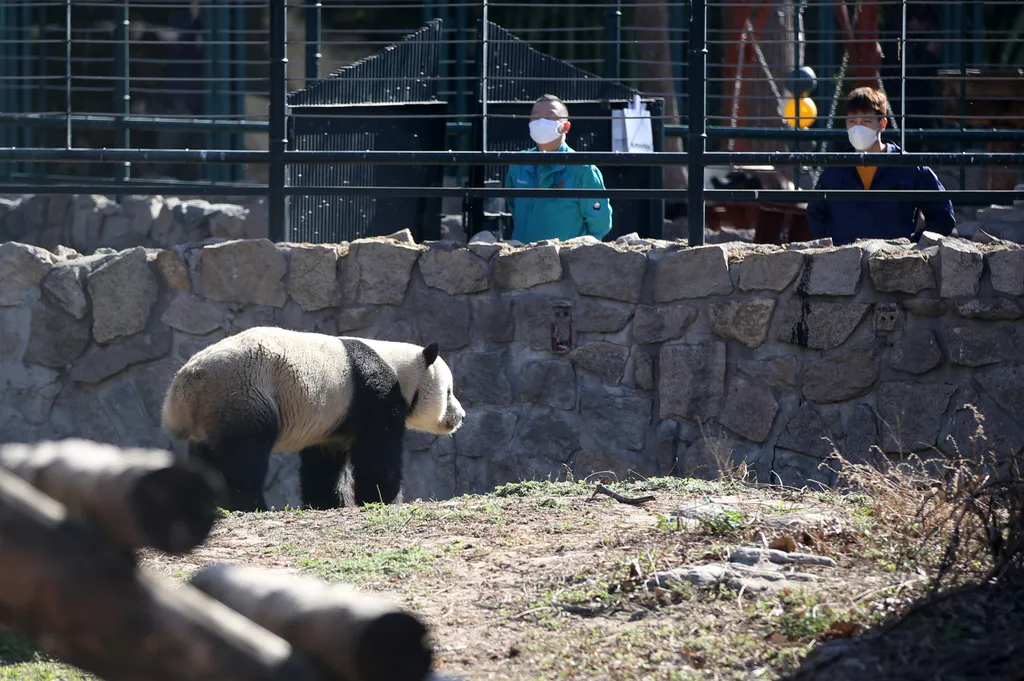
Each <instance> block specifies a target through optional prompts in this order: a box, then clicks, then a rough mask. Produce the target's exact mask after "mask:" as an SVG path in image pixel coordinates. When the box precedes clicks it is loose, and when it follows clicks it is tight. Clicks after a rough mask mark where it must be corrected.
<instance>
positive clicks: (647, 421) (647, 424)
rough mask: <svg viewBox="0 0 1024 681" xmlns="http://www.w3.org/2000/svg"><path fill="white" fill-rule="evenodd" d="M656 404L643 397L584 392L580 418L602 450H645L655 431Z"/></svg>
mask: <svg viewBox="0 0 1024 681" xmlns="http://www.w3.org/2000/svg"><path fill="white" fill-rule="evenodd" d="M653 409H654V402H653V401H651V400H650V399H649V398H646V397H643V396H640V395H629V394H626V395H619V394H612V393H609V392H607V391H598V390H589V389H581V390H580V416H581V417H582V419H583V423H584V426H585V430H589V431H590V433H591V434H592V435H591V437H592V438H593V439H594V440H596V441H597V442H598V443H600V447H601V448H602V449H605V448H611V449H619V450H622V449H625V450H631V451H634V452H640V451H643V450H644V447H645V445H646V444H647V433H648V432H649V431H650V429H651V414H652V411H653Z"/></svg>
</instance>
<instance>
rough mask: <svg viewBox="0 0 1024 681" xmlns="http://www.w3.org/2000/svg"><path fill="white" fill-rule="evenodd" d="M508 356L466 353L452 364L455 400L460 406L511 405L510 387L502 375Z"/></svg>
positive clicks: (502, 354)
mask: <svg viewBox="0 0 1024 681" xmlns="http://www.w3.org/2000/svg"><path fill="white" fill-rule="evenodd" d="M507 363H508V353H507V352H506V351H505V350H497V351H493V352H469V353H465V354H463V355H462V356H460V357H459V358H458V359H457V360H456V361H455V362H454V363H453V364H454V366H453V367H452V373H453V374H454V375H455V386H456V395H455V396H456V397H458V398H459V401H460V402H462V404H463V406H468V405H477V404H487V405H494V406H498V407H507V406H509V405H511V404H512V385H511V384H510V383H509V380H508V377H507V376H506V375H505V366H506V364H507Z"/></svg>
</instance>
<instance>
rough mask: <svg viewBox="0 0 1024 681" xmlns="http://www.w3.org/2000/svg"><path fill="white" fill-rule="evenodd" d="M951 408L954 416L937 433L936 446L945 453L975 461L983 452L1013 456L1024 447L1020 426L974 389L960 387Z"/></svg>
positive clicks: (999, 455)
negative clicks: (937, 441) (937, 443)
mask: <svg viewBox="0 0 1024 681" xmlns="http://www.w3.org/2000/svg"><path fill="white" fill-rule="evenodd" d="M953 408H954V411H953V417H952V418H951V419H949V420H948V421H947V422H946V423H945V424H944V425H943V428H942V430H941V431H940V432H939V449H941V450H942V451H943V452H945V453H946V454H948V455H950V456H965V457H968V458H973V459H975V460H977V459H978V458H979V457H980V455H982V454H985V455H988V454H994V455H995V456H998V457H1013V456H1017V455H1019V454H1020V452H1021V450H1022V449H1024V435H1022V433H1021V431H1020V429H1019V427H1016V426H1015V424H1014V423H1013V421H1012V419H1008V418H1006V417H1005V416H1003V415H1002V414H1001V413H1000V410H999V409H997V408H995V407H993V406H992V403H991V402H990V401H989V400H987V399H983V398H981V397H980V396H979V395H978V394H977V393H976V392H975V391H974V390H973V389H970V388H968V389H965V390H961V391H960V394H959V395H957V396H956V397H954V402H953ZM979 426H980V428H979Z"/></svg>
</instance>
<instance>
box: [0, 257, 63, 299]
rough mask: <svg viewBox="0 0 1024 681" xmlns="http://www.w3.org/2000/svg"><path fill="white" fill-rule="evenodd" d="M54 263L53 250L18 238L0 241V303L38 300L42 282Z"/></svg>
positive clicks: (55, 258) (55, 260) (55, 259)
mask: <svg viewBox="0 0 1024 681" xmlns="http://www.w3.org/2000/svg"><path fill="white" fill-rule="evenodd" d="M55 262H57V257H56V256H55V255H53V253H50V252H49V251H47V250H46V249H43V248H39V247H38V246H29V245H27V244H21V243H17V242H15V241H8V242H5V243H2V244H0V306H13V305H23V304H25V303H29V302H32V301H33V300H36V299H38V296H39V283H40V282H41V281H42V280H43V277H44V276H45V275H46V273H47V272H49V271H50V267H52V266H53V264H54V263H55Z"/></svg>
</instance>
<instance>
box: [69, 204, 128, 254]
mask: <svg viewBox="0 0 1024 681" xmlns="http://www.w3.org/2000/svg"><path fill="white" fill-rule="evenodd" d="M120 212H121V207H120V206H119V205H118V204H117V202H116V201H112V200H111V199H108V198H107V197H105V196H99V195H97V194H80V195H78V196H76V197H75V205H74V212H73V213H72V218H71V245H72V246H74V247H75V248H76V249H78V250H79V251H81V252H88V251H91V250H93V249H95V248H96V247H97V246H98V245H99V244H100V239H101V237H102V235H103V222H104V220H105V219H106V217H107V215H113V214H116V213H120Z"/></svg>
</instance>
